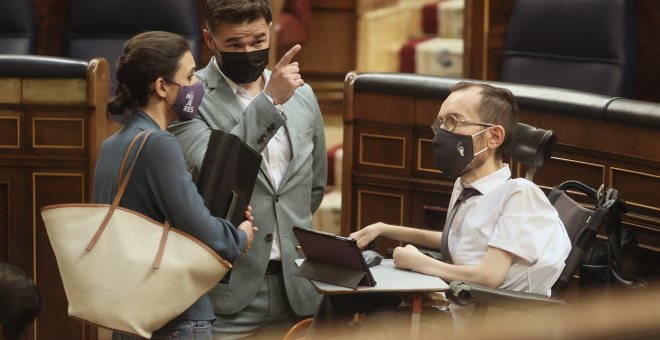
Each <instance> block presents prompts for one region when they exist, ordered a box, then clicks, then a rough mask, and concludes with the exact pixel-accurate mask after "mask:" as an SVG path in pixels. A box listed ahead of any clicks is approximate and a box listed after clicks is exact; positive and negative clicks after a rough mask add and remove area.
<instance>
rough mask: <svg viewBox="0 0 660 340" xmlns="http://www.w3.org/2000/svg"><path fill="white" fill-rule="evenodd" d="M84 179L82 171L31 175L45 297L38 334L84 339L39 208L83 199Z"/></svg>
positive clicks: (38, 270)
mask: <svg viewBox="0 0 660 340" xmlns="http://www.w3.org/2000/svg"><path fill="white" fill-rule="evenodd" d="M85 182H86V178H85V175H84V174H83V173H56V172H34V173H33V174H32V199H33V202H34V204H33V208H34V210H33V211H32V212H31V215H32V218H33V220H32V221H33V223H32V232H33V235H34V268H35V273H34V281H35V282H36V284H37V287H38V288H39V292H40V293H41V299H42V308H41V312H40V314H39V317H38V318H37V322H36V331H35V334H36V337H41V336H42V335H43V337H44V338H46V337H47V336H48V335H49V334H60V335H64V334H66V335H67V338H74V337H75V338H78V337H79V338H84V334H83V324H82V323H81V322H79V321H74V320H73V319H71V318H69V317H68V314H67V306H68V303H67V300H66V295H65V294H64V286H63V285H62V279H61V277H60V273H59V269H58V266H57V261H56V259H55V254H54V253H53V249H52V247H51V246H50V242H49V240H48V234H47V233H46V228H45V227H44V224H43V220H42V219H41V214H40V209H41V208H42V207H44V206H47V205H51V204H58V203H75V202H84V201H85ZM37 250H38V251H37Z"/></svg>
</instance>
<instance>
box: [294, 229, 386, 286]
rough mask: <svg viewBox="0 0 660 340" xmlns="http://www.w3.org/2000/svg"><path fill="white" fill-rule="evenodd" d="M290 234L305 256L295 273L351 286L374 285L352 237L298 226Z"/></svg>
mask: <svg viewBox="0 0 660 340" xmlns="http://www.w3.org/2000/svg"><path fill="white" fill-rule="evenodd" d="M293 233H294V235H295V236H296V239H297V240H298V243H300V246H301V248H302V251H303V253H304V254H305V257H306V258H307V259H305V261H304V262H303V263H302V264H301V265H300V267H298V270H297V271H296V275H297V276H300V277H304V278H306V279H311V280H316V281H320V282H325V283H331V284H334V285H337V286H342V287H348V288H353V289H355V288H357V286H367V287H374V286H375V285H376V280H374V277H373V275H371V271H370V270H369V267H368V266H367V264H366V262H365V261H364V257H362V252H361V251H360V248H359V247H358V246H357V242H355V240H353V239H350V238H348V237H343V236H337V235H334V234H330V233H325V232H322V231H317V230H312V229H306V228H301V227H293Z"/></svg>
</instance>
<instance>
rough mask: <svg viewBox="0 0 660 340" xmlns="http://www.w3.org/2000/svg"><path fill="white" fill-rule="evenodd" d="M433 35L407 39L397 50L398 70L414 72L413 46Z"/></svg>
mask: <svg viewBox="0 0 660 340" xmlns="http://www.w3.org/2000/svg"><path fill="white" fill-rule="evenodd" d="M431 38H433V36H423V37H419V38H414V39H411V40H408V41H407V42H406V43H405V44H403V46H401V49H400V50H399V72H405V73H415V46H417V44H419V43H421V42H424V41H427V40H429V39H431Z"/></svg>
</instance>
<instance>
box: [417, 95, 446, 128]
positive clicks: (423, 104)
mask: <svg viewBox="0 0 660 340" xmlns="http://www.w3.org/2000/svg"><path fill="white" fill-rule="evenodd" d="M444 99H445V98H442V99H426V98H417V99H415V120H414V123H415V125H417V126H419V127H420V128H423V129H428V130H427V132H429V133H431V125H432V124H433V121H434V120H435V118H436V117H437V116H438V112H440V106H442V102H443V101H444Z"/></svg>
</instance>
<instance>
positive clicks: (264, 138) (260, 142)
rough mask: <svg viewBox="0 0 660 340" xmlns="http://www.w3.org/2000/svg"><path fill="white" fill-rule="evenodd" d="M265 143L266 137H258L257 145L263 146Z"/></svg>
mask: <svg viewBox="0 0 660 340" xmlns="http://www.w3.org/2000/svg"><path fill="white" fill-rule="evenodd" d="M265 141H266V135H261V136H259V140H257V142H259V144H263V143H264V142H265Z"/></svg>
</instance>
